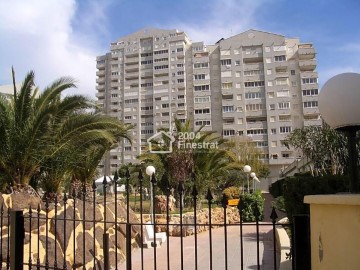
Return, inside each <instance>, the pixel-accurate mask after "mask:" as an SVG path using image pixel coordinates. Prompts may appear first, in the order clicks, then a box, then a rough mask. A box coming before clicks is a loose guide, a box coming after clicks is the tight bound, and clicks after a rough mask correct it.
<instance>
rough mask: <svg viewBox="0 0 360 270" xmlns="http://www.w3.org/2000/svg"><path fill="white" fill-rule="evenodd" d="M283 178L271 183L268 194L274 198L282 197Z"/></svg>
mask: <svg viewBox="0 0 360 270" xmlns="http://www.w3.org/2000/svg"><path fill="white" fill-rule="evenodd" d="M284 181H285V178H282V179H279V180H277V181H276V182H274V183H272V184H271V186H270V187H269V192H270V194H271V195H273V196H274V198H277V197H279V196H282V194H283V185H284Z"/></svg>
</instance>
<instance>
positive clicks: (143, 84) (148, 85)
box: [141, 83, 153, 87]
mask: <svg viewBox="0 0 360 270" xmlns="http://www.w3.org/2000/svg"><path fill="white" fill-rule="evenodd" d="M151 86H153V83H142V84H141V87H151Z"/></svg>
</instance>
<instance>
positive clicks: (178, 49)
mask: <svg viewBox="0 0 360 270" xmlns="http://www.w3.org/2000/svg"><path fill="white" fill-rule="evenodd" d="M183 51H184V48H177V49H176V52H183Z"/></svg>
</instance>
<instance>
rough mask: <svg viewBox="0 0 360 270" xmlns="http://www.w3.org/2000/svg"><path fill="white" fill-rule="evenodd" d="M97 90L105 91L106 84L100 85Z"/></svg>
mask: <svg viewBox="0 0 360 270" xmlns="http://www.w3.org/2000/svg"><path fill="white" fill-rule="evenodd" d="M96 90H98V91H99V92H102V91H105V84H98V85H97V86H96Z"/></svg>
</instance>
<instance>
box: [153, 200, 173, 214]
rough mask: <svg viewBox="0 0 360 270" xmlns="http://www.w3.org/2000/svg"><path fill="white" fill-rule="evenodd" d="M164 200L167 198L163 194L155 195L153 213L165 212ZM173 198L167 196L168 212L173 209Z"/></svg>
mask: <svg viewBox="0 0 360 270" xmlns="http://www.w3.org/2000/svg"><path fill="white" fill-rule="evenodd" d="M166 201H167V198H166V196H165V195H157V196H155V202H154V207H155V213H156V214H164V213H166V211H167V210H166ZM175 202H176V200H175V198H174V197H173V196H172V195H170V196H169V203H168V207H169V212H172V211H174V210H175Z"/></svg>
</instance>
